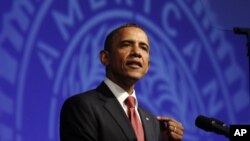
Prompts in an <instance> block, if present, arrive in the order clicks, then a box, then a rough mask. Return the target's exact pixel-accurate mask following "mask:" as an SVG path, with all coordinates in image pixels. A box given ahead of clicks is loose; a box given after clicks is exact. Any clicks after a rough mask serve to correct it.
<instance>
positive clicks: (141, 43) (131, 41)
mask: <svg viewBox="0 0 250 141" xmlns="http://www.w3.org/2000/svg"><path fill="white" fill-rule="evenodd" d="M124 42H128V43H135V41H134V40H130V39H126V40H122V41H120V43H124ZM139 44H140V45H146V46H147V47H148V48H149V45H148V44H147V43H145V42H139Z"/></svg>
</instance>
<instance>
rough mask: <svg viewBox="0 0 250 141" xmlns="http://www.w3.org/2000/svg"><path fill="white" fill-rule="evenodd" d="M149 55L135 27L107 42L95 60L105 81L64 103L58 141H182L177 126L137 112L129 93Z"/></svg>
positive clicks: (142, 34)
mask: <svg viewBox="0 0 250 141" xmlns="http://www.w3.org/2000/svg"><path fill="white" fill-rule="evenodd" d="M149 52H150V46H149V39H148V36H147V34H146V32H145V31H144V30H143V28H141V27H140V26H138V25H135V24H126V25H122V26H120V27H118V28H116V29H115V30H113V31H112V32H111V33H110V34H109V35H108V36H107V38H106V40H105V45H104V50H102V51H101V52H100V56H99V58H100V61H101V62H102V64H104V65H105V66H106V79H105V80H104V82H102V83H101V84H100V85H99V86H98V87H97V88H96V89H93V90H90V91H87V92H85V93H81V94H77V95H74V96H72V97H70V98H68V99H67V100H66V101H65V103H64V104H63V107H62V110H61V116H60V139H61V141H137V140H138V141H160V140H170V141H180V140H181V139H182V137H183V132H184V128H183V126H182V124H181V123H179V122H178V121H176V120H175V119H173V118H169V117H157V118H156V117H155V116H153V115H152V114H151V113H149V112H147V111H145V110H143V109H141V108H140V107H138V103H137V100H136V94H135V90H134V87H135V83H136V82H137V81H138V80H140V79H141V78H142V77H143V76H144V75H145V74H146V72H147V71H148V68H149V64H150V53H149ZM128 97H129V98H128ZM128 99H130V100H128ZM131 99H132V100H131ZM131 103H132V104H131ZM131 105H133V106H131Z"/></svg>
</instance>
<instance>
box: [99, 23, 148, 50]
mask: <svg viewBox="0 0 250 141" xmlns="http://www.w3.org/2000/svg"><path fill="white" fill-rule="evenodd" d="M127 27H136V28H139V29H141V30H142V31H144V32H145V33H146V31H145V30H144V29H143V28H142V27H141V26H140V25H138V24H136V23H126V24H123V25H121V26H119V27H117V28H115V29H114V30H112V31H111V32H110V33H109V34H108V35H107V37H106V39H105V42H104V50H106V51H110V47H111V46H112V40H113V37H114V36H115V35H116V34H117V33H118V32H119V31H120V30H121V29H123V28H127Z"/></svg>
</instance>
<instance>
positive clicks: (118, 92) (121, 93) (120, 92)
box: [104, 78, 141, 120]
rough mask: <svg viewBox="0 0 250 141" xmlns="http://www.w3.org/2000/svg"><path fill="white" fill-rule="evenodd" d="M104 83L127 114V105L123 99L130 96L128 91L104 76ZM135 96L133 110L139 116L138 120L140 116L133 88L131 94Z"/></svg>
mask: <svg viewBox="0 0 250 141" xmlns="http://www.w3.org/2000/svg"><path fill="white" fill-rule="evenodd" d="M104 83H105V84H106V85H107V86H108V87H109V89H110V90H111V92H112V93H113V94H114V95H115V97H116V99H117V100H118V101H119V103H120V104H121V106H122V108H123V110H124V112H125V113H126V115H127V116H128V114H127V109H128V108H127V105H126V104H125V100H126V99H127V97H128V96H130V95H129V94H128V92H126V91H125V90H124V89H123V88H121V87H120V86H119V85H117V84H115V83H114V82H113V81H111V80H110V79H108V78H106V79H105V80H104ZM131 96H133V97H134V98H135V101H136V103H135V112H136V114H137V115H138V117H139V120H141V118H140V114H139V112H138V102H137V98H136V95H135V90H133V93H132V95H131Z"/></svg>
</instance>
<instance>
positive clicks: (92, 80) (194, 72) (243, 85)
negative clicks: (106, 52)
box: [0, 0, 250, 141]
mask: <svg viewBox="0 0 250 141" xmlns="http://www.w3.org/2000/svg"><path fill="white" fill-rule="evenodd" d="M207 15H208V14H207V13H206V11H205V8H204V7H203V6H202V4H201V2H200V1H199V0H167V1H166V0H158V1H153V0H144V1H133V0H85V1H83V0H60V1H59V0H57V1H56V0H55V1H53V0H12V1H10V0H1V2H0V19H1V21H0V141H56V140H59V130H58V129H59V114H60V109H61V106H62V103H63V101H64V100H65V99H66V98H67V97H69V96H71V95H73V94H76V93H78V92H81V91H85V90H88V89H91V88H95V87H96V85H98V84H99V83H100V82H101V81H102V80H103V79H104V78H105V76H104V67H103V66H102V65H101V63H100V62H99V59H98V53H99V51H100V50H101V49H102V48H103V42H104V37H105V36H106V34H107V33H108V32H109V31H110V30H111V29H113V28H114V27H116V26H117V25H119V24H121V23H125V22H134V23H139V24H141V25H142V26H143V27H145V29H146V30H147V32H148V34H149V36H150V42H151V68H150V70H149V72H148V74H147V75H146V76H145V77H144V78H143V79H142V80H141V81H139V83H138V85H137V86H136V90H137V94H138V97H139V102H140V104H141V105H142V106H143V107H145V108H147V109H148V110H150V111H151V112H152V113H154V114H155V115H167V116H171V117H174V118H176V119H178V120H179V121H181V122H182V123H183V125H184V127H185V134H184V141H200V140H203V141H212V140H221V141H224V140H225V141H226V140H227V139H226V138H225V137H224V136H220V135H216V134H213V133H206V132H204V131H202V130H200V129H198V128H197V127H195V124H194V121H195V118H196V117H197V116H198V115H199V114H203V115H207V116H212V117H215V118H218V119H220V120H222V121H225V122H226V123H227V124H249V123H250V104H249V99H250V98H249V79H248V78H249V68H248V58H247V56H246V45H245V44H246V40H245V38H244V37H243V36H239V35H235V34H234V33H233V32H232V31H229V30H228V31H225V30H220V29H218V28H215V26H213V23H214V22H215V21H214V20H216V19H213V18H209V16H207ZM212 19H213V20H212Z"/></svg>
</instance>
